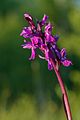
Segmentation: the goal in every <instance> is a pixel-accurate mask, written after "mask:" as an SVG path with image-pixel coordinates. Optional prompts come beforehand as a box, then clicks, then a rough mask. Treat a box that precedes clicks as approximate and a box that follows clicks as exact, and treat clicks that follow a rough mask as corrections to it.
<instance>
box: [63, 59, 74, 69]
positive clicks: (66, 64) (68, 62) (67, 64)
mask: <svg viewBox="0 0 80 120" xmlns="http://www.w3.org/2000/svg"><path fill="white" fill-rule="evenodd" d="M62 64H63V65H64V66H66V67H68V66H70V65H72V62H71V61H70V60H64V61H63V62H62Z"/></svg>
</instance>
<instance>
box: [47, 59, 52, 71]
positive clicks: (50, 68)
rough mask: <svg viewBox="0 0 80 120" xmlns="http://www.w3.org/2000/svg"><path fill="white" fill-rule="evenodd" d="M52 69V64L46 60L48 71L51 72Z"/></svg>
mask: <svg viewBox="0 0 80 120" xmlns="http://www.w3.org/2000/svg"><path fill="white" fill-rule="evenodd" d="M52 69H53V65H52V63H51V62H50V61H49V60H48V70H52Z"/></svg>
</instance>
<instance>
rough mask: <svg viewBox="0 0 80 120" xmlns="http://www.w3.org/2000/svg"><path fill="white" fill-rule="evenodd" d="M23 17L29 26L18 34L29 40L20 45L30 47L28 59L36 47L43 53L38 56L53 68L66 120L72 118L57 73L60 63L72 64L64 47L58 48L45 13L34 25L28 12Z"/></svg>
mask: <svg viewBox="0 0 80 120" xmlns="http://www.w3.org/2000/svg"><path fill="white" fill-rule="evenodd" d="M24 18H25V20H26V21H27V22H28V23H29V26H28V27H24V28H23V30H22V32H21V34H20V36H23V37H24V38H25V39H27V38H29V39H30V41H27V40H24V44H23V45H21V46H22V47H23V48H24V49H26V48H27V49H31V56H30V57H29V60H34V59H35V57H36V49H39V50H40V51H41V52H42V53H43V55H44V56H41V55H38V57H39V58H41V59H44V60H46V61H47V63H48V69H49V70H53V69H54V71H55V73H56V76H57V78H58V82H59V85H60V88H61V92H62V98H63V104H64V109H65V113H66V117H67V120H72V115H71V110H70V105H69V101H68V96H67V92H66V89H65V86H64V83H63V80H62V78H61V76H60V73H59V67H60V65H63V66H65V67H68V66H70V65H72V62H71V61H70V60H68V59H67V57H66V49H65V48H62V49H61V50H60V49H59V48H58V46H57V41H58V39H59V36H58V35H52V28H53V26H52V25H51V23H50V22H47V19H48V16H47V15H45V14H44V16H43V18H42V20H40V21H39V20H37V21H36V25H35V24H34V21H33V18H32V16H31V15H29V14H28V13H25V14H24ZM43 27H44V28H43ZM42 28H43V29H44V30H42Z"/></svg>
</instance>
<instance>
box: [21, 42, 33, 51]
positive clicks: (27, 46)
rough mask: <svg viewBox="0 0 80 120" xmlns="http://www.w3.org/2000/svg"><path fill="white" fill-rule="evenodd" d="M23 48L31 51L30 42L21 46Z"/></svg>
mask: <svg viewBox="0 0 80 120" xmlns="http://www.w3.org/2000/svg"><path fill="white" fill-rule="evenodd" d="M21 46H22V47H23V48H28V49H31V48H32V43H31V42H26V43H25V44H23V45H21Z"/></svg>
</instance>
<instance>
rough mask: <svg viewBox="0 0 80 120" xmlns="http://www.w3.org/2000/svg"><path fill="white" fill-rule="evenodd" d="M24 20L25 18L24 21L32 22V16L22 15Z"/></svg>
mask: <svg viewBox="0 0 80 120" xmlns="http://www.w3.org/2000/svg"><path fill="white" fill-rule="evenodd" d="M24 18H25V19H26V20H29V21H32V20H33V18H32V16H31V15H30V14H28V13H24Z"/></svg>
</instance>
